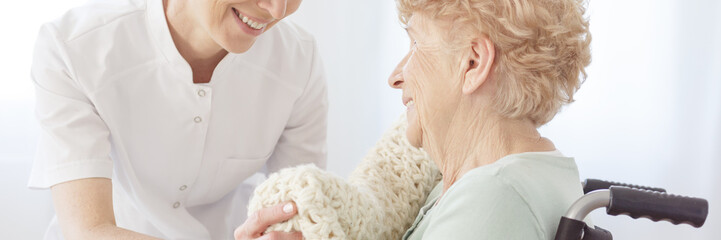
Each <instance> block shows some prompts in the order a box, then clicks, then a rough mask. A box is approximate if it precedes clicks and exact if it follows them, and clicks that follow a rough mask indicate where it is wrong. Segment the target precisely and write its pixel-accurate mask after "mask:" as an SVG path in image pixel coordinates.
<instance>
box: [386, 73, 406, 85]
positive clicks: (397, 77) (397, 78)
mask: <svg viewBox="0 0 721 240" xmlns="http://www.w3.org/2000/svg"><path fill="white" fill-rule="evenodd" d="M388 85H389V86H391V87H392V88H395V89H400V88H402V87H403V72H401V71H396V72H393V74H391V76H390V77H389V78H388Z"/></svg>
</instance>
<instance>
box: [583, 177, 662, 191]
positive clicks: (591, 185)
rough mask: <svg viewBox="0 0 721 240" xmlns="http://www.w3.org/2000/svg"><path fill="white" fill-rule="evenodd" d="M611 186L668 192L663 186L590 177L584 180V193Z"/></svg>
mask: <svg viewBox="0 0 721 240" xmlns="http://www.w3.org/2000/svg"><path fill="white" fill-rule="evenodd" d="M611 186H624V187H630V188H636V189H644V190H651V191H656V192H666V189H663V188H655V187H647V186H640V185H633V184H627V183H620V182H611V181H604V180H598V179H593V178H589V179H586V181H584V182H583V194H586V193H589V192H592V191H595V190H599V189H608V188H610V187H611Z"/></svg>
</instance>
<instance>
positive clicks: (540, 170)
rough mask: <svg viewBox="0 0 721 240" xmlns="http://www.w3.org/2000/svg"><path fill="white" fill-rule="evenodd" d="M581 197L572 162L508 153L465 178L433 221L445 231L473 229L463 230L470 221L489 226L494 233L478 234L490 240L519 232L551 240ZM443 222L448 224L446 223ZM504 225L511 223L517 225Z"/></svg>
mask: <svg viewBox="0 0 721 240" xmlns="http://www.w3.org/2000/svg"><path fill="white" fill-rule="evenodd" d="M582 194H583V193H582V189H581V185H580V181H579V178H578V171H577V169H576V167H575V163H574V160H573V158H568V157H563V156H554V155H548V154H516V155H509V156H507V157H504V158H502V159H500V160H498V161H497V162H495V163H493V164H489V165H486V166H482V167H479V168H476V169H473V170H471V171H469V172H468V173H466V174H465V175H463V176H462V177H461V179H459V180H458V181H457V182H456V183H454V184H453V185H452V186H451V187H450V188H449V189H448V190H447V191H446V193H445V194H444V195H445V196H443V198H442V199H441V200H440V201H439V202H438V205H437V206H436V207H434V209H433V211H434V212H435V214H434V215H436V216H435V217H434V220H433V222H435V223H436V224H435V225H436V226H439V225H438V224H440V226H443V225H445V227H444V228H457V227H458V226H461V228H466V227H471V226H470V225H468V226H464V225H465V224H466V223H465V222H468V223H472V224H473V225H475V226H488V227H489V228H490V229H492V231H490V232H489V228H486V229H484V230H481V231H482V232H479V233H477V234H482V235H483V236H485V237H488V236H508V235H507V234H514V235H518V237H519V238H518V239H534V238H548V237H549V236H550V237H552V234H553V233H554V232H555V228H556V227H557V224H558V219H559V218H560V217H561V215H563V213H564V212H565V211H566V210H567V209H568V206H570V204H571V203H573V201H575V200H576V199H577V198H578V197H580V196H581V195H582ZM444 221H445V222H448V223H441V222H444ZM433 222H432V223H431V225H434V224H433ZM452 222H456V224H455V225H453V224H450V223H452ZM499 222H506V223H508V222H511V223H513V226H515V227H512V228H507V226H505V225H502V224H500V225H499V224H497V223H499ZM449 224H450V225H449ZM454 226H456V227H454ZM519 229H523V230H519ZM429 230H430V228H429ZM465 231H470V232H468V233H466V234H472V232H473V231H472V230H471V229H467V230H465ZM431 233H432V231H431ZM496 234H498V235H496ZM534 236H535V237H534ZM459 237H471V236H459ZM474 237H477V236H474ZM492 238H493V237H491V238H489V239H492ZM514 239H515V238H514Z"/></svg>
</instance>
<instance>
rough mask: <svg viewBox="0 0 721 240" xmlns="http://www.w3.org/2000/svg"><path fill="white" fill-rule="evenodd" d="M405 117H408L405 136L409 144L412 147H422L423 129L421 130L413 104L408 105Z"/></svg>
mask: <svg viewBox="0 0 721 240" xmlns="http://www.w3.org/2000/svg"><path fill="white" fill-rule="evenodd" d="M407 118H408V129H407V130H406V137H408V142H409V143H410V144H411V146H414V147H418V148H419V147H423V146H422V144H421V143H422V142H423V136H422V134H423V130H421V125H420V123H419V122H418V112H417V111H416V108H415V106H413V105H409V106H408V110H407Z"/></svg>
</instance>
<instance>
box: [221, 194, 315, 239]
mask: <svg viewBox="0 0 721 240" xmlns="http://www.w3.org/2000/svg"><path fill="white" fill-rule="evenodd" d="M296 214H298V210H297V209H296V206H295V203H293V202H286V203H281V204H278V205H275V206H273V207H269V208H263V209H260V210H258V211H256V212H255V213H253V215H250V217H248V219H247V220H245V222H244V223H243V225H240V227H238V228H236V229H235V232H234V233H233V236H234V237H235V240H248V239H273V240H302V239H303V235H302V234H301V233H300V232H291V233H287V232H269V233H267V234H263V233H264V232H265V230H266V229H268V227H269V226H270V225H273V224H276V223H281V222H283V221H286V220H288V219H290V218H291V217H293V216H295V215H296Z"/></svg>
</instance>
